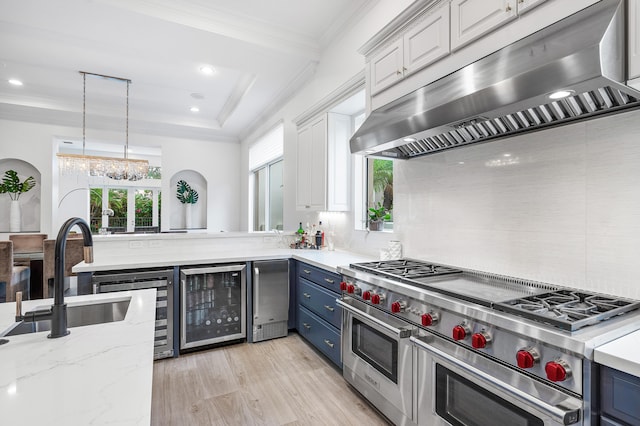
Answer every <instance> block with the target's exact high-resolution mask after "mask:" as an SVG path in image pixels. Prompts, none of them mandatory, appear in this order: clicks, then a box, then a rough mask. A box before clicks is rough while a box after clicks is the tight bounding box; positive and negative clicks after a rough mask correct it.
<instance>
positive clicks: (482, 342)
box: [471, 333, 491, 349]
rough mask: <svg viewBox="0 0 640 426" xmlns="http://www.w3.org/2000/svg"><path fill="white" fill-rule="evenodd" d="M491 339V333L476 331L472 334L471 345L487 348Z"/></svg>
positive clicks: (477, 347)
mask: <svg viewBox="0 0 640 426" xmlns="http://www.w3.org/2000/svg"><path fill="white" fill-rule="evenodd" d="M490 341H491V339H490V338H489V335H488V334H485V333H474V334H473V335H472V336H471V346H473V347H474V348H476V349H482V348H486V347H487V343H489V342H490Z"/></svg>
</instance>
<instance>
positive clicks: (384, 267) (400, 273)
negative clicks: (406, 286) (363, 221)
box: [351, 259, 461, 281]
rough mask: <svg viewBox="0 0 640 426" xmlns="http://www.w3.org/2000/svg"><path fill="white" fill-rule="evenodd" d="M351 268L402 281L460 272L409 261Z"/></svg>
mask: <svg viewBox="0 0 640 426" xmlns="http://www.w3.org/2000/svg"><path fill="white" fill-rule="evenodd" d="M351 267H353V268H354V269H359V270H361V271H366V272H369V273H372V274H375V275H380V276H384V277H388V278H399V279H401V280H404V281H411V280H415V279H418V278H425V277H434V276H440V275H446V274H455V273H459V272H461V271H460V270H458V269H453V268H449V267H447V266H442V265H434V264H430V263H426V262H421V261H419V260H411V259H398V260H382V261H375V262H364V263H354V264H352V265H351Z"/></svg>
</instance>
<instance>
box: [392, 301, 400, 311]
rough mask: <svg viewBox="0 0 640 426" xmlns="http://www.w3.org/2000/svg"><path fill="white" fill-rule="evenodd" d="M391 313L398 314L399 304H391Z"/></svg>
mask: <svg viewBox="0 0 640 426" xmlns="http://www.w3.org/2000/svg"><path fill="white" fill-rule="evenodd" d="M391 312H395V313H397V312H400V302H393V303H392V304H391Z"/></svg>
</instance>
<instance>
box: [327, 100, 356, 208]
mask: <svg viewBox="0 0 640 426" xmlns="http://www.w3.org/2000/svg"><path fill="white" fill-rule="evenodd" d="M327 119H328V123H327V128H328V132H329V133H328V137H327V210H329V211H332V212H338V211H348V210H349V205H350V202H349V201H350V194H351V190H350V189H351V151H350V150H349V138H350V137H351V117H350V116H348V115H344V114H337V113H333V112H330V113H328V115H327Z"/></svg>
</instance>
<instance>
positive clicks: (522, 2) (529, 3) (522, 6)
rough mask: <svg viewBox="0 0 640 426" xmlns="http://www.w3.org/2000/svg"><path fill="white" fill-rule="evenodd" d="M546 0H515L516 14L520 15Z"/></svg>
mask: <svg viewBox="0 0 640 426" xmlns="http://www.w3.org/2000/svg"><path fill="white" fill-rule="evenodd" d="M545 1H547V0H517V3H516V5H517V7H518V14H519V15H521V14H523V13H525V12H528V11H529V10H531V9H533V8H534V7H536V6H538V5H539V4H541V3H544V2H545Z"/></svg>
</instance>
